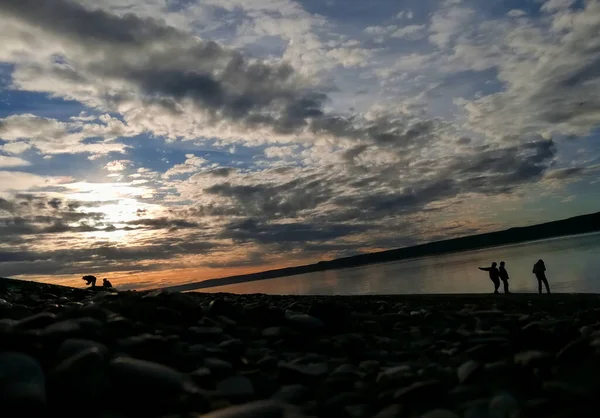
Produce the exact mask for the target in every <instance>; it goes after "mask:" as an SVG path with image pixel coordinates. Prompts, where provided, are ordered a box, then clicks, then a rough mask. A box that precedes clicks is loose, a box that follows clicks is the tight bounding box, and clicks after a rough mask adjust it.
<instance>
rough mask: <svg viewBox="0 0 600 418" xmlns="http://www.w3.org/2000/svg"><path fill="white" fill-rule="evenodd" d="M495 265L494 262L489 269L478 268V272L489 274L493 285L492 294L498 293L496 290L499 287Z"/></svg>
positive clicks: (498, 277)
mask: <svg viewBox="0 0 600 418" xmlns="http://www.w3.org/2000/svg"><path fill="white" fill-rule="evenodd" d="M497 265H498V264H496V262H495V261H494V262H493V263H492V266H491V267H479V270H483V271H488V272H489V273H490V280H491V281H492V282H493V283H494V293H499V292H498V288H499V287H500V272H499V271H498V267H496V266H497Z"/></svg>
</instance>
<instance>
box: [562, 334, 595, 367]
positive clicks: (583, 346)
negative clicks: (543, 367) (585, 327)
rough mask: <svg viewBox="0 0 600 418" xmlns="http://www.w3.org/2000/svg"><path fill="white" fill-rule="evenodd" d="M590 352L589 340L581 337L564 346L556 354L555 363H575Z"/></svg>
mask: <svg viewBox="0 0 600 418" xmlns="http://www.w3.org/2000/svg"><path fill="white" fill-rule="evenodd" d="M591 352H592V348H591V346H590V341H589V339H587V338H585V337H581V338H578V339H576V340H573V341H571V342H570V343H568V344H567V345H566V346H564V347H563V348H562V349H561V350H560V351H559V352H558V353H557V354H556V361H557V362H559V363H563V364H564V363H571V362H576V361H578V360H580V359H581V358H585V357H587V356H588V355H589V354H591Z"/></svg>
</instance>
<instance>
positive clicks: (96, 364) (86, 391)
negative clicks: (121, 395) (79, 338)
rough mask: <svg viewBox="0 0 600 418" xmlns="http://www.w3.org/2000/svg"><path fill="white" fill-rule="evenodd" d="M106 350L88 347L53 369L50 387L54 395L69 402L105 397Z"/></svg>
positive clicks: (106, 379)
mask: <svg viewBox="0 0 600 418" xmlns="http://www.w3.org/2000/svg"><path fill="white" fill-rule="evenodd" d="M105 365H106V359H105V352H103V351H102V350H101V349H100V348H98V347H94V346H91V347H88V348H86V349H84V350H81V351H78V352H77V353H75V354H73V355H72V356H70V357H68V358H66V359H65V360H63V361H62V362H61V363H59V365H58V366H56V369H55V370H54V371H53V373H52V375H51V379H50V385H49V386H50V388H51V389H52V393H53V395H54V396H58V397H60V398H62V399H63V400H65V401H67V402H66V403H67V404H71V403H73V402H71V401H70V399H71V398H72V399H74V400H75V401H79V400H82V401H84V402H86V403H88V402H92V401H93V400H95V399H96V400H100V399H104V397H105V394H106V390H107V389H108V378H107V376H106V371H105V370H106V368H105Z"/></svg>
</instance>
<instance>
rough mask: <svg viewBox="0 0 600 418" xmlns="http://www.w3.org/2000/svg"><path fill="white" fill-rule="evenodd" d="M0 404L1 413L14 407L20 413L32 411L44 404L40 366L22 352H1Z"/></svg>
mask: <svg viewBox="0 0 600 418" xmlns="http://www.w3.org/2000/svg"><path fill="white" fill-rule="evenodd" d="M0 405H2V409H3V412H2V413H3V414H4V413H7V412H9V411H10V409H12V408H16V409H15V411H18V412H19V416H28V414H31V415H35V414H37V413H39V412H40V411H41V410H42V409H43V408H44V407H45V405H46V380H45V376H44V372H43V371H42V367H41V366H40V364H39V363H38V362H37V360H35V359H34V358H33V357H30V356H28V355H25V354H22V353H14V352H4V353H0Z"/></svg>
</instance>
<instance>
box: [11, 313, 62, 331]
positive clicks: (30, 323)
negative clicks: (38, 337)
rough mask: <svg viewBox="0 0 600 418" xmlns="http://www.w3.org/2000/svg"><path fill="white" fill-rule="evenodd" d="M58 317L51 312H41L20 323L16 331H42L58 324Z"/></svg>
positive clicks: (16, 326)
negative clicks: (55, 323)
mask: <svg viewBox="0 0 600 418" xmlns="http://www.w3.org/2000/svg"><path fill="white" fill-rule="evenodd" d="M56 318H57V317H56V315H55V314H53V313H49V312H40V313H38V314H35V315H32V316H28V317H27V318H23V319H21V320H20V321H18V322H17V323H16V324H15V326H14V328H15V329H42V328H46V327H47V326H49V325H51V324H53V323H54V322H56Z"/></svg>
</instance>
